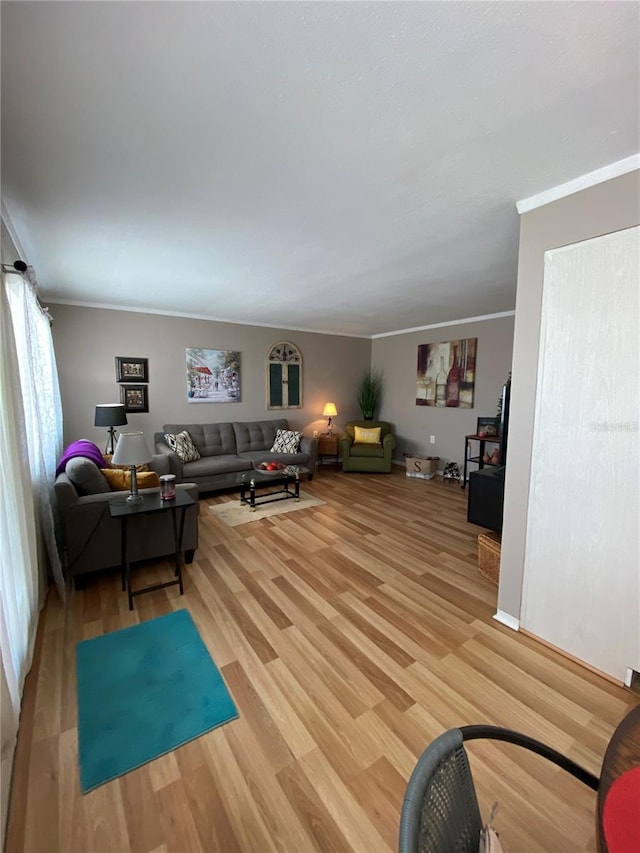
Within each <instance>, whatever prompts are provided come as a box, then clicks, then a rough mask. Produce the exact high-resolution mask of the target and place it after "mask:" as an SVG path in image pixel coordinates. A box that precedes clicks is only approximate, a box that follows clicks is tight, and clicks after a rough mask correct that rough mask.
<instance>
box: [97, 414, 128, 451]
mask: <svg viewBox="0 0 640 853" xmlns="http://www.w3.org/2000/svg"><path fill="white" fill-rule="evenodd" d="M126 423H127V415H126V412H125V410H124V406H123V405H122V403H98V405H97V406H96V417H95V421H94V426H100V427H108V433H109V438H108V439H107V446H106V447H105V449H104V452H105V453H106V454H108V455H110V456H113V449H114V446H115V435H116V431H115V427H117V426H125V424H126Z"/></svg>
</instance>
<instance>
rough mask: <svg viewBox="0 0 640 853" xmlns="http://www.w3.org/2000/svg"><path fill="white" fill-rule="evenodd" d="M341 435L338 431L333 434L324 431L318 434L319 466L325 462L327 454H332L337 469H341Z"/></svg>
mask: <svg viewBox="0 0 640 853" xmlns="http://www.w3.org/2000/svg"><path fill="white" fill-rule="evenodd" d="M339 449H340V436H339V435H338V433H337V432H334V433H333V435H328V434H327V433H324V434H323V435H320V436H318V468H320V466H321V465H322V464H323V460H324V457H325V456H332V457H333V458H334V460H335V463H336V471H338V470H339V464H340V454H339Z"/></svg>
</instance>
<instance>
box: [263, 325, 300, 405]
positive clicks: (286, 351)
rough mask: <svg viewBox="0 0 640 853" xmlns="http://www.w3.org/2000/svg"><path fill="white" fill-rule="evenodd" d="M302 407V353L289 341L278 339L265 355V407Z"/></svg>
mask: <svg viewBox="0 0 640 853" xmlns="http://www.w3.org/2000/svg"><path fill="white" fill-rule="evenodd" d="M301 407H302V353H301V352H300V350H299V349H298V347H297V346H296V345H295V344H292V343H291V341H280V342H279V343H277V344H274V346H272V347H271V349H270V350H269V354H268V356H267V409H299V408H301Z"/></svg>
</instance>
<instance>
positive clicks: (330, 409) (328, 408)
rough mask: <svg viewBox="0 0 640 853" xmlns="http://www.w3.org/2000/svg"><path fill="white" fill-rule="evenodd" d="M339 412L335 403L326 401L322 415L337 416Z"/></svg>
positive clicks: (325, 416) (327, 416) (326, 416)
mask: <svg viewBox="0 0 640 853" xmlns="http://www.w3.org/2000/svg"><path fill="white" fill-rule="evenodd" d="M337 414H338V410H337V409H336V404H335V403H325V404H324V409H323V410H322V416H323V417H324V418H335V416H336V415H337Z"/></svg>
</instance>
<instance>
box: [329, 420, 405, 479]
mask: <svg viewBox="0 0 640 853" xmlns="http://www.w3.org/2000/svg"><path fill="white" fill-rule="evenodd" d="M354 427H362V428H363V429H375V428H376V427H380V444H364V443H358V442H356V441H355V440H354V436H355V429H354ZM395 446H396V439H395V436H394V435H393V433H392V432H391V424H390V423H388V422H387V421H349V423H348V424H345V428H344V435H343V436H342V438H341V439H340V455H341V457H342V470H343V471H347V472H349V471H360V472H368V473H371V474H389V473H390V472H391V454H392V452H393V448H394V447H395Z"/></svg>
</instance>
